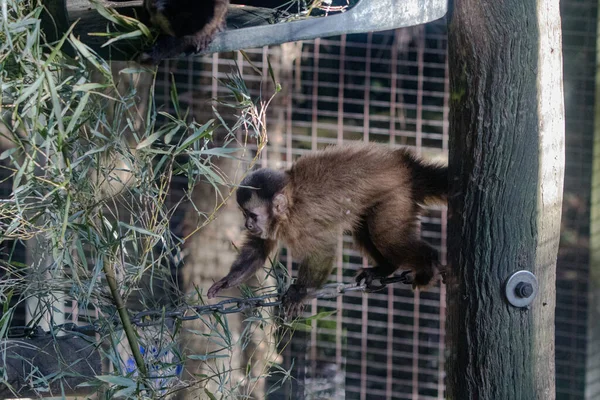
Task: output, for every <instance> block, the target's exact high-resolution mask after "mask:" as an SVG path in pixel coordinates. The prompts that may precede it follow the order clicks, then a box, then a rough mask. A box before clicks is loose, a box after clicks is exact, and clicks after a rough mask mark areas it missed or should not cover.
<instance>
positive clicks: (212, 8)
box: [140, 0, 229, 64]
mask: <svg viewBox="0 0 600 400" xmlns="http://www.w3.org/2000/svg"><path fill="white" fill-rule="evenodd" d="M228 5H229V0H144V6H145V8H146V11H147V12H148V14H149V19H150V22H151V23H152V25H154V26H155V27H157V28H159V29H160V30H161V33H162V34H161V35H160V36H159V37H158V39H157V41H156V43H155V44H154V46H153V47H152V49H150V50H149V51H147V52H145V53H142V55H141V56H140V62H142V63H144V64H158V63H159V62H160V61H161V60H163V59H165V58H172V57H176V56H178V55H180V54H182V53H185V54H190V53H193V52H199V51H202V50H204V49H206V47H207V46H208V45H209V44H210V42H212V40H213V38H214V36H215V34H216V33H217V32H219V31H221V30H222V29H223V28H224V26H225V17H226V15H227V6H228Z"/></svg>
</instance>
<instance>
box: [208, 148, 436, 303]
mask: <svg viewBox="0 0 600 400" xmlns="http://www.w3.org/2000/svg"><path fill="white" fill-rule="evenodd" d="M241 185H242V186H251V187H254V188H258V190H253V189H250V188H246V187H241V188H240V189H238V194H237V197H238V203H239V204H240V206H241V207H242V209H243V210H244V213H245V214H246V227H247V228H249V229H250V230H251V233H250V238H251V239H250V241H249V242H248V243H247V244H246V245H245V246H244V247H243V248H242V252H241V254H240V256H239V257H238V260H236V262H235V263H234V265H233V266H232V270H231V272H230V273H229V274H228V275H227V276H226V277H225V278H223V279H222V280H221V281H219V282H217V283H215V284H214V285H213V287H211V289H210V290H209V293H208V295H209V297H214V296H215V295H216V294H217V292H218V291H219V290H220V289H222V288H225V287H230V286H233V285H237V284H239V283H240V282H242V281H243V280H245V279H246V278H247V276H249V275H250V274H251V273H253V272H254V271H255V270H256V268H260V267H262V266H263V265H264V262H265V260H266V256H265V257H264V258H263V257H262V256H257V255H258V254H259V253H260V254H264V253H265V251H266V252H267V253H268V252H270V251H271V250H272V248H274V247H275V244H276V242H277V241H278V240H281V241H283V242H285V243H286V244H287V245H288V247H289V248H290V249H291V251H292V254H293V256H294V257H297V258H299V259H300V260H301V264H300V269H299V271H298V278H297V280H296V283H295V285H292V286H291V287H290V289H289V290H288V293H286V295H285V296H284V299H283V300H284V302H285V303H287V304H288V306H292V307H293V306H294V304H298V303H299V302H301V300H302V298H303V297H304V295H305V294H306V289H307V288H316V287H320V286H321V285H322V284H323V283H325V282H326V281H327V279H328V277H329V275H330V273H331V269H332V267H333V259H334V256H335V247H336V245H337V236H338V234H339V232H340V230H344V231H349V232H352V234H353V237H354V240H355V242H356V243H357V244H358V245H359V247H360V248H361V249H362V250H363V251H364V252H365V253H366V254H367V255H368V256H369V257H370V258H371V259H372V260H373V262H374V263H375V265H376V266H375V267H373V268H368V269H363V270H362V271H361V272H360V273H359V275H358V276H357V280H358V281H361V280H363V279H364V280H366V282H367V283H370V282H371V281H372V280H373V279H376V278H381V277H386V276H388V275H391V274H392V273H393V272H394V271H395V270H397V269H398V268H401V267H402V268H403V269H412V271H413V287H426V286H427V285H429V284H430V283H431V282H432V280H433V278H434V277H435V275H436V273H437V271H438V268H439V262H438V254H437V251H436V250H434V249H433V248H432V247H431V246H430V245H429V244H427V243H426V242H424V241H422V240H421V239H420V236H419V219H418V218H419V215H420V214H421V211H422V205H423V204H425V203H426V202H429V201H443V200H445V198H446V195H447V187H448V181H447V168H446V167H445V166H440V165H433V164H429V163H426V162H424V161H422V160H421V159H419V158H418V157H416V156H415V155H414V154H413V153H412V152H411V151H409V150H408V149H390V148H388V147H384V146H380V145H375V144H364V143H360V144H352V145H343V146H335V147H330V148H327V149H326V150H323V151H319V152H316V153H313V154H309V155H306V156H304V157H301V158H300V159H299V160H298V161H297V162H296V163H295V165H294V166H293V167H292V168H291V169H290V170H289V171H286V172H278V171H272V170H265V169H262V170H257V171H255V172H253V173H252V174H250V175H249V176H248V177H246V179H244V181H243V182H242V184H241ZM250 217H252V218H250ZM252 235H254V236H252ZM256 236H260V237H261V239H259V238H257V237H256ZM257 240H258V242H257ZM258 243H261V244H258ZM257 249H260V250H257Z"/></svg>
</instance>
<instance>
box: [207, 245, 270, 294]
mask: <svg viewBox="0 0 600 400" xmlns="http://www.w3.org/2000/svg"><path fill="white" fill-rule="evenodd" d="M276 245H277V243H276V242H275V241H273V240H264V239H260V238H257V237H254V236H250V237H248V238H247V239H246V242H245V243H244V245H243V246H242V249H241V250H240V254H239V255H238V257H237V258H236V260H235V261H234V263H233V265H232V266H231V270H230V271H229V273H228V274H227V276H225V277H224V278H223V279H221V280H219V281H218V282H215V283H214V284H213V285H212V286H211V287H210V289H208V293H207V296H208V298H209V299H212V298H213V297H215V296H216V295H217V294H218V293H219V292H220V291H221V290H223V289H227V288H230V287H233V286H237V285H239V284H240V283H242V282H244V281H246V280H247V279H248V278H249V277H250V276H251V275H252V274H253V273H255V272H256V271H257V270H258V269H259V268H262V267H263V266H264V265H265V262H266V261H267V257H268V256H269V254H270V253H271V252H272V251H273V249H274V248H275V246H276Z"/></svg>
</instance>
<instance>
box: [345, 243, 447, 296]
mask: <svg viewBox="0 0 600 400" xmlns="http://www.w3.org/2000/svg"><path fill="white" fill-rule="evenodd" d="M396 252H397V253H398V254H395V257H393V258H392V259H394V260H396V262H397V264H392V263H390V262H387V261H383V262H382V263H380V264H378V265H377V266H376V267H373V268H363V269H361V270H360V271H359V272H358V274H357V275H356V278H355V279H356V282H357V283H360V282H362V281H364V283H365V285H366V286H367V287H370V288H369V289H371V290H379V289H382V288H383V287H379V288H377V285H374V284H373V281H376V280H380V279H382V278H385V277H388V276H390V275H391V274H393V273H394V272H395V271H396V269H398V267H399V266H406V267H409V268H410V269H411V270H412V272H413V274H412V287H413V289H416V288H425V287H428V286H429V285H430V284H431V283H433V282H434V278H435V277H436V275H438V274H439V271H440V268H441V265H440V263H439V261H438V253H437V251H436V250H435V249H434V248H433V247H431V246H430V245H429V244H428V243H426V242H424V241H416V242H413V244H412V245H410V246H402V247H401V249H400V251H398V250H395V251H394V253H396ZM376 261H377V259H376ZM404 274H405V272H403V275H404Z"/></svg>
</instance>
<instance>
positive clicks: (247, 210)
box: [237, 168, 288, 239]
mask: <svg viewBox="0 0 600 400" xmlns="http://www.w3.org/2000/svg"><path fill="white" fill-rule="evenodd" d="M287 182H288V177H287V175H286V173H285V172H282V171H275V170H272V169H268V168H263V169H259V170H256V171H253V172H251V173H250V174H248V175H247V176H246V177H245V178H244V180H242V182H241V183H240V187H239V188H238V190H237V202H238V204H239V206H240V207H241V209H242V213H244V218H245V219H246V223H245V225H246V229H248V232H250V234H251V235H252V236H256V237H260V238H261V239H275V235H276V233H277V224H278V222H279V221H280V220H281V218H282V217H283V216H284V215H285V214H286V212H287V207H288V201H287V197H286V196H285V194H284V193H283V189H284V188H285V186H286V184H287Z"/></svg>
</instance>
